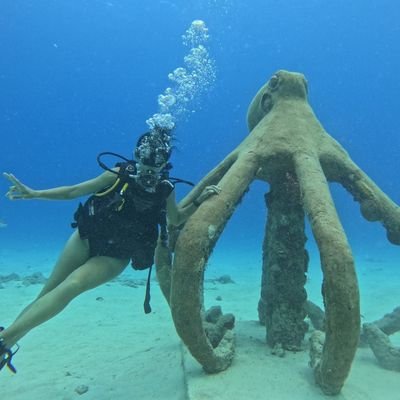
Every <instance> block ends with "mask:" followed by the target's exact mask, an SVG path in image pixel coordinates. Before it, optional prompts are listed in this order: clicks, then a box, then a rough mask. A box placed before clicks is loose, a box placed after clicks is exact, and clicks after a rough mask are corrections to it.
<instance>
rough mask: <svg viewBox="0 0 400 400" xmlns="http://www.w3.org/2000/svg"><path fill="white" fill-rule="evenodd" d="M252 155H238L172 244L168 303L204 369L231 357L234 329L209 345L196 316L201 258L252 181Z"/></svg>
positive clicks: (202, 266)
mask: <svg viewBox="0 0 400 400" xmlns="http://www.w3.org/2000/svg"><path fill="white" fill-rule="evenodd" d="M257 168H258V162H257V159H256V157H255V156H254V154H251V153H247V154H245V155H243V156H240V157H239V158H238V160H237V161H236V162H235V163H234V164H233V165H232V166H231V167H230V169H229V171H228V172H227V173H226V174H225V175H224V177H223V178H222V179H221V181H220V182H219V185H220V187H221V193H220V194H219V195H218V196H214V197H211V198H209V199H208V200H207V201H206V202H204V203H203V204H202V205H201V206H200V207H199V209H198V210H197V211H196V213H195V214H194V215H192V216H191V218H190V219H189V220H188V221H187V223H186V225H185V226H184V228H183V230H182V232H181V234H180V235H179V238H178V241H177V243H176V248H175V250H176V252H175V258H174V265H173V268H172V286H171V296H170V305H171V311H172V316H173V319H174V322H175V327H176V330H177V332H178V334H179V336H180V337H181V338H182V340H183V342H184V343H185V344H186V346H187V347H188V349H189V351H190V352H191V354H192V355H193V357H194V358H196V359H197V361H198V362H199V363H200V364H201V365H202V366H203V368H204V370H205V371H206V372H209V373H214V372H218V371H222V370H224V369H226V368H227V367H228V366H229V365H230V363H231V361H232V358H233V354H234V343H233V333H232V332H231V331H230V330H227V331H226V332H225V334H224V336H223V338H222V340H221V341H220V343H219V344H218V345H217V346H216V347H215V348H214V347H213V346H212V345H211V343H210V341H209V340H208V338H207V336H206V333H205V330H204V327H203V321H202V316H201V310H202V307H203V290H202V289H203V277H204V269H205V265H206V262H207V260H208V258H209V256H210V254H211V252H212V250H213V248H214V246H215V243H216V241H217V240H218V238H219V236H220V234H221V232H222V230H223V228H224V226H225V224H226V223H227V221H228V220H229V218H230V216H231V215H232V213H233V211H234V209H235V206H236V204H237V203H238V201H239V200H240V199H241V197H242V195H243V194H244V192H245V191H246V190H247V188H248V186H249V185H250V183H251V182H252V180H253V179H254V176H255V174H256V171H257Z"/></svg>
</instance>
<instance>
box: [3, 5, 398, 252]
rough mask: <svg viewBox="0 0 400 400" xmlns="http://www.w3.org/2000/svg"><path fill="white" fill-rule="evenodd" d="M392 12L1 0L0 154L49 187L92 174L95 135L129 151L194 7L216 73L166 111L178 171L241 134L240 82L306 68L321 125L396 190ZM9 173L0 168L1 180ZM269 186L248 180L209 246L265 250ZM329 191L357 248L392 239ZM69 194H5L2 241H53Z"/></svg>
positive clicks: (178, 59)
mask: <svg viewBox="0 0 400 400" xmlns="http://www.w3.org/2000/svg"><path fill="white" fill-rule="evenodd" d="M399 14H400V6H399V5H398V3H397V2H396V1H394V0H380V1H377V0H371V1H369V2H367V3H366V2H364V1H361V0H356V1H352V2H348V1H344V0H337V1H335V2H329V1H323V0H309V1H307V2H298V1H296V0H286V1H280V2H276V1H268V0H267V1H265V0H263V1H261V0H253V1H251V2H244V1H239V0H221V1H217V0H214V1H213V0H208V1H207V0H204V1H201V0H196V1H194V0H190V1H188V0H185V1H184V0H175V1H174V0H161V1H151V2H137V1H135V2H132V1H129V0H119V1H117V0H97V1H95V0H91V1H89V0H82V1H72V2H71V1H69V0H51V1H50V0H43V1H41V2H34V1H27V0H25V1H21V0H3V1H2V3H1V6H0V51H1V57H0V88H1V90H0V131H1V150H2V156H1V158H0V169H1V170H2V171H7V172H12V173H14V174H15V175H16V176H17V177H19V178H20V179H21V180H22V181H23V182H24V183H26V184H27V185H29V186H32V187H34V188H48V187H54V186H58V185H64V184H72V183H76V182H79V181H81V180H86V179H89V178H91V177H93V176H96V175H97V174H98V173H100V172H101V170H100V169H99V167H98V166H97V164H96V155H97V154H98V153H99V152H100V151H104V150H110V151H115V152H118V153H121V154H124V155H126V156H130V155H131V151H132V149H133V147H134V144H135V141H136V139H137V137H138V136H139V135H140V134H141V133H142V132H144V131H145V130H146V129H147V126H146V124H145V121H146V119H147V118H149V116H151V115H152V114H153V113H155V112H157V96H158V95H159V94H160V93H162V92H163V91H164V89H165V88H166V87H167V86H168V85H169V82H168V78H167V76H168V73H169V72H171V71H172V70H173V69H175V68H176V67H178V66H181V65H182V60H183V57H184V56H185V52H187V49H185V48H184V46H183V45H182V37H181V36H182V34H183V33H184V32H185V30H186V29H187V27H188V26H189V25H190V23H191V21H193V20H194V19H202V20H204V21H205V22H206V24H207V26H208V28H209V33H210V36H211V38H210V41H209V50H210V54H211V56H212V57H213V59H214V60H215V64H216V69H217V79H216V82H215V85H214V87H213V89H212V90H211V91H209V92H208V93H206V94H204V95H203V96H202V98H201V101H200V103H199V104H197V105H196V106H195V112H193V113H191V115H189V116H188V117H187V118H185V119H183V120H182V121H180V122H179V123H178V125H177V129H176V132H175V134H176V137H177V142H176V145H177V149H176V151H175V153H174V155H173V159H172V162H173V164H174V176H179V177H181V178H185V179H189V180H193V181H198V180H199V179H201V177H202V176H204V175H205V174H206V173H207V172H208V171H209V170H210V169H211V168H212V167H213V166H215V165H216V164H217V163H218V162H219V161H220V160H221V159H222V158H223V157H224V156H225V155H226V154H227V153H228V152H229V151H231V150H232V149H233V148H234V147H235V146H236V145H238V144H239V143H240V142H241V141H242V140H243V139H244V138H245V136H246V135H247V133H248V131H247V126H246V119H245V117H246V110H247V107H248V105H249V103H250V101H251V99H252V97H253V96H254V95H255V93H256V92H257V90H258V89H259V87H260V86H261V85H262V84H264V83H265V82H266V80H267V79H268V78H269V77H270V76H271V75H272V74H273V73H274V72H275V71H276V70H278V69H287V70H292V71H298V72H302V73H304V74H305V76H306V78H307V79H308V82H309V100H310V103H311V105H312V107H313V109H314V111H315V112H316V114H317V116H318V118H319V120H320V121H321V122H322V124H323V125H324V127H325V128H326V130H327V131H328V132H329V133H330V134H331V135H332V136H333V137H334V138H335V139H337V140H338V141H339V142H340V143H341V144H342V145H343V146H344V147H345V148H346V149H347V150H348V152H349V153H350V155H351V156H352V158H353V160H354V161H355V162H356V163H358V164H359V166H360V167H362V168H363V169H364V171H366V172H367V174H369V176H370V177H371V178H372V179H374V180H375V181H376V183H377V184H378V185H379V186H380V187H381V188H382V189H383V190H384V191H385V192H386V193H387V194H388V195H389V196H390V197H391V198H392V199H393V200H394V201H395V202H397V203H400V186H399V183H398V156H399V149H400V136H399V133H398V124H397V116H398V93H399V88H400V82H399V80H398V79H397V72H398V70H399V68H400V52H399V41H398V37H399V26H398V23H397V21H398V19H399V17H400V15H399ZM7 187H8V183H7V181H6V180H4V179H3V180H2V181H1V183H0V190H1V192H2V193H5V192H6V191H7ZM267 190H268V187H267V185H266V184H263V183H261V182H256V183H254V184H253V186H252V188H251V190H250V192H249V194H248V195H247V197H246V198H245V200H244V201H243V203H242V205H241V206H240V207H239V208H238V210H237V212H236V213H235V215H234V217H233V218H232V221H231V222H230V224H229V225H228V227H227V229H226V232H225V233H224V235H223V237H222V238H221V243H220V244H219V245H218V248H219V249H223V250H221V251H222V253H221V254H224V252H225V251H226V250H229V251H232V249H235V251H239V252H241V254H242V255H243V254H246V253H245V252H249V254H250V252H253V253H252V254H254V253H257V254H260V259H261V251H260V248H261V242H262V238H263V231H264V222H265V207H264V204H263V193H265V192H266V191H267ZM186 191H187V188H186V187H180V188H179V194H180V195H184V194H185V192H186ZM332 192H333V196H334V198H335V202H336V204H337V207H338V212H339V214H340V216H341V218H342V222H343V225H344V227H345V229H346V232H347V234H348V236H349V240H350V243H351V245H352V247H353V249H354V252H355V255H356V257H359V258H361V259H362V258H363V257H376V258H379V257H381V256H382V254H388V255H389V256H390V257H392V256H396V255H398V248H396V247H394V246H393V245H390V244H389V243H388V242H387V240H386V236H385V232H384V230H383V228H382V227H381V226H380V225H379V224H371V223H367V222H365V221H364V220H363V219H362V218H361V216H360V213H359V208H358V205H357V204H356V203H354V202H353V200H352V198H351V196H350V195H348V194H347V193H345V192H344V190H342V189H341V188H339V187H337V186H336V185H333V186H332ZM76 205H77V201H71V202H47V201H21V202H10V201H8V200H7V199H5V198H1V199H0V218H1V219H2V220H4V221H5V222H6V223H7V224H8V226H7V228H5V229H1V230H0V235H1V239H0V240H1V242H2V246H7V247H8V248H14V249H16V250H18V251H24V252H25V251H26V252H29V251H30V249H36V250H37V251H41V250H43V251H45V250H46V249H47V248H48V247H49V246H50V247H53V248H55V249H57V248H59V247H61V246H62V243H63V242H64V241H65V239H66V238H67V237H68V235H69V234H70V232H71V228H70V227H69V223H70V222H71V218H72V213H73V211H74V210H75V208H76ZM218 248H217V249H218ZM309 248H310V250H311V251H313V250H315V245H314V244H313V241H312V238H310V242H309ZM55 251H56V250H55ZM217 251H218V250H217ZM217 254H219V253H217Z"/></svg>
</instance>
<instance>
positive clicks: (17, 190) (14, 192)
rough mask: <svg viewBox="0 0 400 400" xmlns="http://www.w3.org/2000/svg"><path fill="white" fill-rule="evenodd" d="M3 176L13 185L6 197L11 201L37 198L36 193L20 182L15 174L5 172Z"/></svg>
mask: <svg viewBox="0 0 400 400" xmlns="http://www.w3.org/2000/svg"><path fill="white" fill-rule="evenodd" d="M3 176H4V177H5V178H6V179H8V180H9V181H10V182H11V183H12V185H11V186H10V188H9V189H8V192H7V193H6V197H7V198H8V199H10V200H19V199H33V198H34V197H35V193H36V192H35V191H34V190H33V189H31V188H30V187H28V186H26V185H24V184H23V183H22V182H20V181H19V180H18V179H17V178H16V177H15V176H14V175H13V174H8V173H7V172H3Z"/></svg>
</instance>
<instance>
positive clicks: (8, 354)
mask: <svg viewBox="0 0 400 400" xmlns="http://www.w3.org/2000/svg"><path fill="white" fill-rule="evenodd" d="M1 331H4V328H3V327H2V326H0V332H1ZM16 346H17V349H16V350H15V351H12V350H11V349H10V348H9V347H7V345H6V343H5V342H4V338H2V337H1V336H0V371H1V370H2V369H3V368H4V367H7V368H8V369H9V370H10V371H11V372H13V373H14V374H15V373H16V372H17V370H16V369H15V367H14V365H13V364H12V358H13V356H14V354H15V353H16V352H17V351H18V350H19V346H18V345H16Z"/></svg>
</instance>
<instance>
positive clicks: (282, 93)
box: [247, 70, 307, 131]
mask: <svg viewBox="0 0 400 400" xmlns="http://www.w3.org/2000/svg"><path fill="white" fill-rule="evenodd" d="M291 98H293V99H295V98H297V99H302V100H306V99H307V81H306V79H305V77H304V75H303V74H300V73H297V72H289V71H284V70H280V71H277V72H276V73H275V74H273V75H272V76H271V78H270V79H269V80H268V82H267V83H266V84H265V85H264V86H263V87H262V88H261V89H260V90H259V91H258V93H257V94H256V95H255V97H254V98H253V100H252V102H251V103H250V107H249V109H248V111H247V125H248V127H249V131H252V130H253V128H254V127H255V126H256V125H257V124H258V123H259V122H260V121H261V120H262V119H263V118H264V117H265V116H266V115H267V114H268V113H269V112H270V111H271V110H272V109H273V107H274V106H275V104H277V103H278V102H279V101H280V100H288V99H291Z"/></svg>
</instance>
